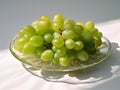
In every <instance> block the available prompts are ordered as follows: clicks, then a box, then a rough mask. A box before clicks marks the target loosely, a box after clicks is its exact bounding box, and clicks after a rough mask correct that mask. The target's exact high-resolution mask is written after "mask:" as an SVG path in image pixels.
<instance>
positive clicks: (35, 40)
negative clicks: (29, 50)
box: [29, 35, 43, 47]
mask: <svg viewBox="0 0 120 90" xmlns="http://www.w3.org/2000/svg"><path fill="white" fill-rule="evenodd" d="M29 42H30V43H31V45H33V46H34V47H40V46H42V45H43V38H42V37H41V36H40V35H34V36H32V37H31V38H30V40H29Z"/></svg>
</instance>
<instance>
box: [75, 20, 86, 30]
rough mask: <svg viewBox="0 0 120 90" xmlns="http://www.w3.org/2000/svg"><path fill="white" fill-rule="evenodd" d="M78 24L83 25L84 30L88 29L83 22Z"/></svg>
mask: <svg viewBox="0 0 120 90" xmlns="http://www.w3.org/2000/svg"><path fill="white" fill-rule="evenodd" d="M76 25H81V26H82V27H83V28H84V30H87V27H86V25H85V23H83V22H77V23H76Z"/></svg>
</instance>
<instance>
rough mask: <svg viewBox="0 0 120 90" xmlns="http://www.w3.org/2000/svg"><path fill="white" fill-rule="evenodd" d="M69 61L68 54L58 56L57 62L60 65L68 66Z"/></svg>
mask: <svg viewBox="0 0 120 90" xmlns="http://www.w3.org/2000/svg"><path fill="white" fill-rule="evenodd" d="M69 62H70V60H69V56H67V55H65V56H63V57H61V58H59V63H60V65H61V66H68V64H69Z"/></svg>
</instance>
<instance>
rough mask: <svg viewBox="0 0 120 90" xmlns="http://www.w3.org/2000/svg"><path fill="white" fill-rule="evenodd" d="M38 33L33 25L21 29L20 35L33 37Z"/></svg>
mask: <svg viewBox="0 0 120 90" xmlns="http://www.w3.org/2000/svg"><path fill="white" fill-rule="evenodd" d="M35 34H36V30H35V29H34V28H33V27H32V26H25V27H24V28H23V29H21V30H20V31H19V36H20V37H22V36H25V37H31V36H33V35H35Z"/></svg>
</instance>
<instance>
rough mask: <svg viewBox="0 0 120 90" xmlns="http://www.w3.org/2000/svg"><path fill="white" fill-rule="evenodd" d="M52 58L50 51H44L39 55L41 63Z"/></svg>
mask: <svg viewBox="0 0 120 90" xmlns="http://www.w3.org/2000/svg"><path fill="white" fill-rule="evenodd" d="M53 56H54V53H53V51H52V50H45V51H43V53H42V54H41V59H42V60H43V61H49V60H52V59H53Z"/></svg>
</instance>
